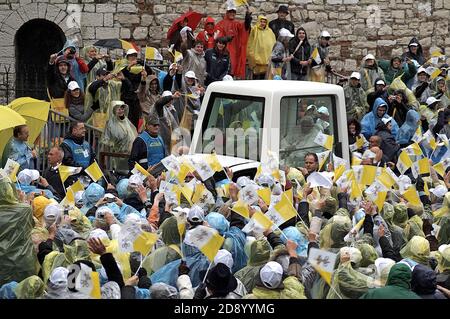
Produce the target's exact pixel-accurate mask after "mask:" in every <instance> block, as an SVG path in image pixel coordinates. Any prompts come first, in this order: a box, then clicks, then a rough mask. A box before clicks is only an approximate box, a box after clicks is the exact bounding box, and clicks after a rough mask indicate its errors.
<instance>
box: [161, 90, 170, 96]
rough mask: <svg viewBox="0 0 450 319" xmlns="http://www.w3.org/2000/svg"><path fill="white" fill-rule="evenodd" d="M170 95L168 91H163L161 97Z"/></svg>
mask: <svg viewBox="0 0 450 319" xmlns="http://www.w3.org/2000/svg"><path fill="white" fill-rule="evenodd" d="M172 95H173V94H172V92H170V91H164V92H163V93H162V95H161V97H166V96H172Z"/></svg>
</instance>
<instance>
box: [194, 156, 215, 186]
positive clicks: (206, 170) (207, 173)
mask: <svg viewBox="0 0 450 319" xmlns="http://www.w3.org/2000/svg"><path fill="white" fill-rule="evenodd" d="M190 161H191V164H192V166H193V167H194V168H195V170H196V171H197V173H198V175H200V178H201V179H202V180H203V181H206V180H207V179H208V178H211V177H212V176H213V175H214V173H215V171H214V170H213V169H212V168H211V167H210V166H209V165H208V163H206V162H205V161H204V160H203V159H202V158H190Z"/></svg>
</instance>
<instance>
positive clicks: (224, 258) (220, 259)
mask: <svg viewBox="0 0 450 319" xmlns="http://www.w3.org/2000/svg"><path fill="white" fill-rule="evenodd" d="M219 263H222V264H224V265H225V266H227V267H228V268H230V270H231V269H232V268H233V264H234V261H233V256H232V255H231V253H230V252H229V251H228V250H226V249H221V250H219V251H218V252H217V255H216V257H214V265H217V264H219Z"/></svg>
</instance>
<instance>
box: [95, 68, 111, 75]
mask: <svg viewBox="0 0 450 319" xmlns="http://www.w3.org/2000/svg"><path fill="white" fill-rule="evenodd" d="M95 74H96V75H97V76H105V75H108V74H109V71H108V70H106V69H105V68H101V69H99V70H97V72H96V73H95Z"/></svg>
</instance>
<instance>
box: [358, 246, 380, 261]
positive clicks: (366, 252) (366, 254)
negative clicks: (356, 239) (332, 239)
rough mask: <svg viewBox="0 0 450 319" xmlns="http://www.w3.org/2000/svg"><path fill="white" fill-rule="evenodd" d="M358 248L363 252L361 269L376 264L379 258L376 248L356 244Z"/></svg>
mask: <svg viewBox="0 0 450 319" xmlns="http://www.w3.org/2000/svg"><path fill="white" fill-rule="evenodd" d="M356 248H358V249H359V251H360V252H361V256H362V259H361V261H360V267H368V266H370V265H373V264H374V263H375V260H376V259H377V258H378V254H377V251H376V250H375V248H374V247H373V246H371V245H369V244H367V243H356Z"/></svg>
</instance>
